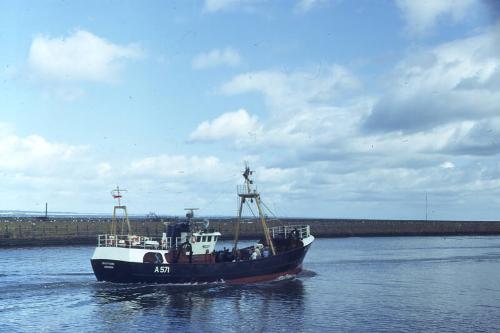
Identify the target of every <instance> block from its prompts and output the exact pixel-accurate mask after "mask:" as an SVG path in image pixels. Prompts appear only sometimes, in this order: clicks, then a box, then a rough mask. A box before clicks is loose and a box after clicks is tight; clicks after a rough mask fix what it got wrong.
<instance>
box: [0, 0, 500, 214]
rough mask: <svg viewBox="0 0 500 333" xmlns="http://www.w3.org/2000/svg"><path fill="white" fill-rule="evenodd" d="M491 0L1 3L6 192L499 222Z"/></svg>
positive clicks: (26, 197) (499, 66)
mask: <svg viewBox="0 0 500 333" xmlns="http://www.w3.org/2000/svg"><path fill="white" fill-rule="evenodd" d="M499 9H500V8H499V7H498V6H497V5H495V2H494V1H487V0H449V1H448V0H446V1H445V0H442V1H430V0H429V1H416V0H415V1H413V0H394V1H393V0H385V1H383V0H379V1H362V0H357V1H342V0H337V1H335V0H330V1H329V0H295V1H292V0H290V1H266V0H254V1H251V0H206V1H148V2H138V1H130V2H126V1H81V2H78V1H37V2H31V3H28V2H18V1H1V0H0V43H1V44H0V45H1V50H2V52H0V101H1V104H0V184H1V189H0V200H1V201H0V202H1V204H0V209H2V210H10V209H20V210H41V209H43V208H44V204H45V202H46V201H48V202H49V207H50V209H51V210H54V211H74V212H81V213H86V212H108V211H110V207H111V206H112V205H113V202H112V199H111V197H110V195H109V191H110V190H111V189H112V188H113V187H115V186H116V185H117V184H119V185H120V186H121V187H123V188H127V189H128V190H129V192H128V195H127V199H126V203H127V205H128V206H129V209H130V211H131V212H132V213H138V214H140V213H147V212H149V211H155V212H158V213H162V214H182V210H183V208H184V207H188V206H197V207H200V208H201V214H204V215H234V214H236V208H237V201H236V200H237V199H236V195H235V186H236V184H238V183H240V182H241V174H240V173H241V170H242V169H243V162H244V161H248V162H249V163H250V164H251V166H252V167H253V168H254V169H255V170H256V173H255V178H256V181H257V183H258V185H259V189H260V191H261V192H262V195H263V197H264V201H265V202H267V203H268V205H269V206H270V207H271V208H273V210H274V211H275V213H276V214H277V215H282V216H287V217H292V216H297V217H298V216H307V217H353V218H416V219H418V218H425V196H426V193H427V196H428V202H429V204H428V214H429V217H430V218H435V219H498V218H499V216H500V215H499V214H500V213H499V207H500V196H499V194H500V163H499V160H498V154H499V152H500V137H499V134H500V110H499V108H498V105H500V89H499V88H500V48H498V46H497V45H500V43H498V42H499V41H498V39H500V24H499V23H498V22H497V15H496V14H497V12H498V10H499Z"/></svg>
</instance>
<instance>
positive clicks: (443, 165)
mask: <svg viewBox="0 0 500 333" xmlns="http://www.w3.org/2000/svg"><path fill="white" fill-rule="evenodd" d="M439 166H440V167H441V168H443V169H453V168H454V167H455V164H453V163H452V162H450V161H446V162H443V163H441V165H439Z"/></svg>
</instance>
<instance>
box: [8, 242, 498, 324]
mask: <svg viewBox="0 0 500 333" xmlns="http://www.w3.org/2000/svg"><path fill="white" fill-rule="evenodd" d="M92 252H93V247H91V246H87V247H86V246H78V247H53V248H50V247H47V248H36V249H0V323H1V326H0V331H1V332H4V331H5V332H61V331H68V332H99V333H102V332H141V331H154V332H166V331H172V332H204V333H205V332H218V333H219V332H241V331H244V332H248V331H250V332H322V331H326V332H331V331H341V332H343V331H349V332H387V331H388V332H402V331H406V332H408V331H410V332H412V331H421V332H443V331H461V332H475V331H488V332H498V331H500V316H498V313H499V307H500V304H499V300H500V279H499V278H498V274H499V272H500V237H460V238H449V237H447V238H443V237H405V238H403V237H393V238H345V239H318V240H316V241H315V243H314V244H313V247H312V248H311V251H309V253H308V254H307V256H306V258H305V261H304V268H305V269H306V270H305V271H304V272H303V273H301V274H300V275H299V276H298V277H297V279H294V280H285V281H279V282H272V283H264V284H254V285H243V286H231V285H225V284H206V285H176V286H172V285H141V284H136V285H126V284H112V283H103V282H97V281H96V279H95V277H94V276H93V274H92V271H91V267H90V261H89V258H90V257H91V256H92Z"/></svg>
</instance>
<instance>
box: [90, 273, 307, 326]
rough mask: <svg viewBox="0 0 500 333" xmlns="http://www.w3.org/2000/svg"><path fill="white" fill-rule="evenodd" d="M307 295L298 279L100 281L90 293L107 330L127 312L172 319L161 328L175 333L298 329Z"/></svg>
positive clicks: (121, 319) (118, 324) (300, 324)
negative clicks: (250, 282)
mask: <svg viewBox="0 0 500 333" xmlns="http://www.w3.org/2000/svg"><path fill="white" fill-rule="evenodd" d="M304 295H305V293H304V286H303V282H302V281H301V280H298V279H293V280H285V281H276V282H270V283H263V284H255V285H247V286H231V285H225V284H207V285H132V286H130V285H116V284H111V283H96V284H95V285H94V286H93V292H92V297H93V298H94V303H96V304H98V305H99V311H97V313H96V314H95V315H96V317H97V319H99V320H100V322H101V324H102V325H103V327H102V329H104V330H108V329H117V328H119V327H121V326H122V325H123V324H124V323H123V321H124V318H123V316H116V315H115V314H116V313H117V312H119V313H122V314H123V313H127V317H128V318H130V317H135V316H137V315H139V314H146V315H147V314H148V313H151V314H155V315H156V316H159V317H160V318H171V319H170V320H168V321H165V322H164V323H163V325H165V326H163V328H165V329H172V330H180V329H183V328H186V326H187V327H190V329H189V330H191V329H192V330H204V331H217V330H218V329H221V328H223V327H225V328H226V329H231V330H232V329H238V327H246V328H247V329H249V330H250V329H252V330H253V329H255V330H257V331H262V330H265V329H271V328H273V329H279V328H282V329H285V328H286V327H290V325H292V326H293V327H296V328H298V329H299V330H300V327H302V325H303V322H304V318H302V316H304V315H305V314H304V311H303V310H304ZM280 309H286V311H283V313H282V316H280V317H281V319H280V321H281V322H280V321H277V320H276V319H277V318H276V315H277V314H278V313H279V312H280V311H282V310H280ZM257 319H258V320H257ZM130 324H131V325H132V323H130ZM134 325H135V324H134ZM242 325H243V326H242Z"/></svg>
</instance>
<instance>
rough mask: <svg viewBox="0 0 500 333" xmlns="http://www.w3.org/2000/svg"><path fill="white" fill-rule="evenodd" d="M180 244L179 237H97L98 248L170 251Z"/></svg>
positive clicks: (107, 235) (106, 235)
mask: <svg viewBox="0 0 500 333" xmlns="http://www.w3.org/2000/svg"><path fill="white" fill-rule="evenodd" d="M181 243H182V241H181V238H180V237H175V238H173V237H145V236H136V235H109V234H105V235H99V236H98V238H97V246H98V247H128V248H136V249H164V250H166V249H170V248H173V247H176V246H177V245H180V244H181Z"/></svg>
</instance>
